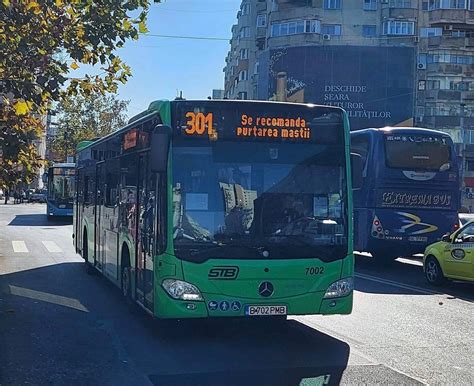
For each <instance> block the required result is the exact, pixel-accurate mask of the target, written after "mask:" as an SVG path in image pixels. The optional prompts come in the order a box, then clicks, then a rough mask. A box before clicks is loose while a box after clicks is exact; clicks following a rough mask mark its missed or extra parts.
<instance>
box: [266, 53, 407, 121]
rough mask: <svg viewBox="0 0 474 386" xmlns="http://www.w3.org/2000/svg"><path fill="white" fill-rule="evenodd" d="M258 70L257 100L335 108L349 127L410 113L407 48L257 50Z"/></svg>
mask: <svg viewBox="0 0 474 386" xmlns="http://www.w3.org/2000/svg"><path fill="white" fill-rule="evenodd" d="M259 68H260V72H259V78H258V98H259V99H267V100H268V99H270V100H281V97H282V96H283V98H284V99H286V100H287V101H290V102H300V103H316V104H322V105H330V106H337V107H341V108H343V109H345V110H346V111H347V113H348V115H349V120H350V123H351V129H352V130H354V129H360V128H366V127H383V126H389V125H391V126H395V125H397V124H403V123H405V124H407V123H408V122H410V120H411V119H412V117H413V85H414V50H413V48H408V47H364V46H360V47H348V46H319V47H318V46H306V47H291V48H281V49H274V50H269V51H268V52H265V53H263V54H262V55H261V56H260V60H259ZM263 69H265V70H263Z"/></svg>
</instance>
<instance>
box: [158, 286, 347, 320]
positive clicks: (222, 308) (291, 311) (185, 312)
mask: <svg viewBox="0 0 474 386" xmlns="http://www.w3.org/2000/svg"><path fill="white" fill-rule="evenodd" d="M156 290H157V291H159V292H161V293H160V294H159V295H158V299H159V300H158V304H156V307H155V309H156V312H155V316H156V317H157V318H160V319H188V318H208V317H211V318H214V317H216V318H223V317H224V318H225V317H248V318H254V317H262V318H264V317H265V316H250V315H249V310H250V306H274V307H281V306H285V307H286V309H285V310H286V313H285V314H286V315H314V314H322V315H333V314H350V313H351V311H352V304H353V292H351V294H349V295H348V296H345V297H341V298H333V299H324V294H325V291H321V292H311V293H306V294H303V295H299V296H292V297H287V298H280V299H267V300H265V299H262V298H259V299H248V298H245V299H239V298H231V297H227V296H223V295H219V294H211V293H203V294H202V295H203V298H204V301H186V300H175V299H172V298H171V297H169V296H168V295H167V294H166V293H165V292H164V291H163V290H162V289H161V288H160V289H158V288H157V289H156Z"/></svg>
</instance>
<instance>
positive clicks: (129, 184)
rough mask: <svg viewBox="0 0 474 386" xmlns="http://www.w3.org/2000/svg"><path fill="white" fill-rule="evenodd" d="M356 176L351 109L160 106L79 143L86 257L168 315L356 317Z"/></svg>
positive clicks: (77, 230) (132, 296) (80, 238)
mask: <svg viewBox="0 0 474 386" xmlns="http://www.w3.org/2000/svg"><path fill="white" fill-rule="evenodd" d="M350 166H351V159H350V150H349V124H348V119H347V115H346V113H345V112H344V110H342V109H340V108H336V107H327V106H316V105H310V104H293V103H291V104H290V103H279V102H259V101H226V100H204V101H191V100H175V101H165V100H163V101H155V102H153V103H151V104H150V106H149V108H148V110H146V111H145V112H143V113H141V114H139V115H138V116H136V117H134V118H132V119H131V120H130V122H129V124H128V125H127V126H126V127H124V128H123V129H121V130H118V131H116V132H114V133H112V134H110V135H108V136H106V137H104V138H101V139H98V140H96V141H93V142H88V143H81V144H80V145H79V146H78V151H77V170H76V176H77V178H76V181H77V183H76V189H77V193H76V197H75V207H74V237H75V247H76V251H77V252H78V253H80V254H81V255H82V257H83V258H84V260H85V264H86V267H87V270H88V271H96V270H97V271H99V272H101V273H102V274H103V275H104V276H105V277H107V278H108V279H110V280H111V281H112V282H113V283H114V284H115V285H117V286H118V287H119V288H121V290H122V293H123V295H124V296H125V297H126V298H127V300H129V301H131V302H136V303H138V304H139V305H140V306H141V307H143V308H144V309H145V310H146V311H148V312H149V313H150V314H152V315H153V316H155V317H157V318H163V319H184V318H206V317H251V316H262V317H265V316H275V315H280V316H281V317H282V318H284V317H286V315H303V314H349V313H350V312H351V310H352V301H353V275H354V257H353V250H352V182H351V171H350Z"/></svg>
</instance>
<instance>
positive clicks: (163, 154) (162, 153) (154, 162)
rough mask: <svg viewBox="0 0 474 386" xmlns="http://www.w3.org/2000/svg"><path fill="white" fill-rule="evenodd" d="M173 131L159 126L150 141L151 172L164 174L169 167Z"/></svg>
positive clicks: (165, 126)
mask: <svg viewBox="0 0 474 386" xmlns="http://www.w3.org/2000/svg"><path fill="white" fill-rule="evenodd" d="M171 134H172V129H171V127H169V126H167V125H157V126H156V127H155V130H154V131H153V134H152V135H151V141H150V148H151V154H150V160H151V171H152V172H155V173H163V172H165V171H166V168H167V165H168V153H169V149H170V143H171Z"/></svg>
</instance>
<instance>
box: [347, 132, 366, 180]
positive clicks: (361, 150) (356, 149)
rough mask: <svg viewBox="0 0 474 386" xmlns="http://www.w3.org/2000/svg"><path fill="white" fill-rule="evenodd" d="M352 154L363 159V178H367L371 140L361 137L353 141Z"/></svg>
mask: <svg viewBox="0 0 474 386" xmlns="http://www.w3.org/2000/svg"><path fill="white" fill-rule="evenodd" d="M351 152H352V153H356V154H359V155H360V156H361V158H362V177H367V159H368V157H369V138H367V137H359V138H357V137H356V138H353V139H351Z"/></svg>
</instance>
